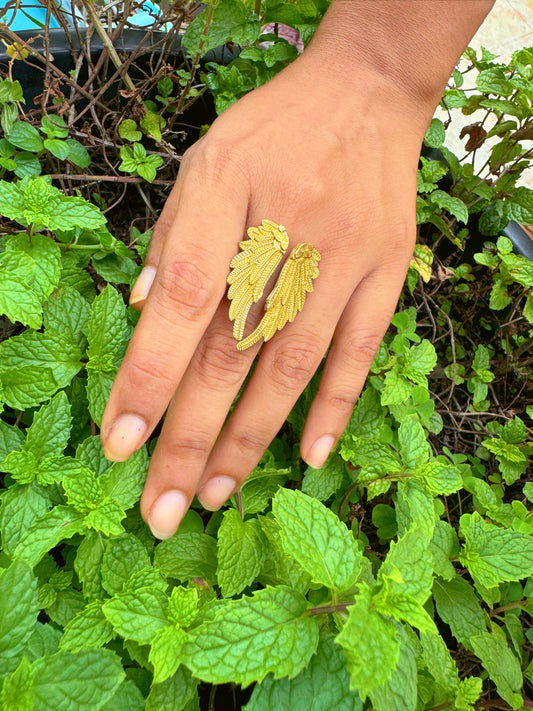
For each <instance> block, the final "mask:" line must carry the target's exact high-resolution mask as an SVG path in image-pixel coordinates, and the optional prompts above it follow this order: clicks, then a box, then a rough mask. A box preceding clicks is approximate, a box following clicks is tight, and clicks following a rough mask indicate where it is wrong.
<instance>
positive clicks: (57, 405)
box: [23, 392, 72, 461]
mask: <svg viewBox="0 0 533 711" xmlns="http://www.w3.org/2000/svg"><path fill="white" fill-rule="evenodd" d="M71 426H72V418H71V416H70V404H69V401H68V399H67V396H66V395H65V393H64V392H60V393H58V394H57V395H56V396H55V397H53V398H52V399H51V400H50V402H49V403H47V404H46V405H43V406H42V407H41V408H40V409H39V410H38V411H37V412H36V413H35V415H34V417H33V422H32V424H31V427H30V428H29V429H28V432H27V436H26V442H25V444H24V446H23V450H24V451H30V452H31V453H32V454H33V455H34V456H35V458H36V459H37V460H38V461H39V460H42V459H44V458H45V457H51V456H53V455H61V454H63V450H64V449H65V447H66V446H67V443H68V440H69V436H70V428H71Z"/></svg>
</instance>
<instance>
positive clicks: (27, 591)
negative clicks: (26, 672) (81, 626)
mask: <svg viewBox="0 0 533 711" xmlns="http://www.w3.org/2000/svg"><path fill="white" fill-rule="evenodd" d="M38 613H39V606H38V603H37V581H36V580H35V578H34V576H33V573H32V571H31V568H30V567H29V566H28V565H27V564H26V563H24V562H23V561H22V560H15V561H14V562H13V563H11V565H10V566H9V568H7V569H6V570H4V571H3V573H2V575H1V577H0V660H1V661H2V663H3V664H2V666H7V665H8V664H9V665H11V666H12V662H11V660H17V659H18V657H19V655H20V654H21V652H22V650H23V649H24V647H25V645H26V643H27V641H28V640H29V638H30V636H31V633H32V632H33V629H34V627H35V623H36V622H37V615H38ZM8 660H9V661H8ZM15 666H16V664H15Z"/></svg>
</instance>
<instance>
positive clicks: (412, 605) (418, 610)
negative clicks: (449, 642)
mask: <svg viewBox="0 0 533 711" xmlns="http://www.w3.org/2000/svg"><path fill="white" fill-rule="evenodd" d="M374 604H375V606H376V610H377V611H378V612H380V613H381V614H382V615H389V616H391V617H394V619H396V620H398V621H402V622H408V623H409V624H410V625H411V626H412V627H416V628H417V629H419V630H420V631H421V632H430V633H433V634H437V628H436V627H435V623H434V622H433V620H432V619H431V617H430V616H429V615H428V613H427V612H426V611H425V610H424V608H423V607H422V604H421V603H420V602H418V600H416V599H415V598H414V597H413V596H412V595H408V594H406V593H394V594H389V593H388V591H387V589H386V587H385V588H384V589H383V591H382V592H381V593H380V594H379V595H377V596H376V597H374Z"/></svg>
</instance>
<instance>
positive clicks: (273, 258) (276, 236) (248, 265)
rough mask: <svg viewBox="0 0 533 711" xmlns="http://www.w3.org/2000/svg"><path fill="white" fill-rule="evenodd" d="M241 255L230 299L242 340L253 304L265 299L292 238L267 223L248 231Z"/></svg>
mask: <svg viewBox="0 0 533 711" xmlns="http://www.w3.org/2000/svg"><path fill="white" fill-rule="evenodd" d="M239 246H240V248H241V250H242V251H241V252H239V254H237V255H236V256H235V257H233V259H232V260H231V263H230V268H231V271H230V274H229V276H228V284H229V285H230V287H229V289H228V298H229V299H230V301H231V304H230V307H229V317H230V319H231V320H232V321H235V323H234V324H233V336H234V338H236V340H240V339H241V338H242V336H243V333H244V324H245V323H246V318H247V317H248V312H249V311H250V308H251V306H252V304H255V303H256V302H257V301H259V299H260V298H261V297H262V296H263V291H264V289H265V286H266V284H267V282H268V280H269V279H270V277H271V276H272V274H273V273H274V271H275V270H276V267H277V266H278V264H279V263H280V262H281V259H282V257H283V255H284V254H285V252H286V250H287V247H288V246H289V237H288V236H287V230H286V229H285V227H283V225H277V224H276V223H275V222H272V220H263V221H262V223H261V225H260V226H259V227H249V228H248V239H247V240H244V241H242V242H240V243H239Z"/></svg>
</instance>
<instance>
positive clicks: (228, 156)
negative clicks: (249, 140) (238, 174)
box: [194, 134, 238, 185]
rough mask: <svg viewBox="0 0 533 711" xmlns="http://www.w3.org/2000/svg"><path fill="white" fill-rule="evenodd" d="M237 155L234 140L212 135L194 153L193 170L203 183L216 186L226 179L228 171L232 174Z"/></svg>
mask: <svg viewBox="0 0 533 711" xmlns="http://www.w3.org/2000/svg"><path fill="white" fill-rule="evenodd" d="M237 154H238V151H237V146H236V142H235V141H234V140H232V139H231V138H230V137H228V136H224V137H222V136H221V137H219V136H217V135H216V134H213V137H211V138H210V139H209V140H206V141H205V143H204V144H203V146H202V147H201V149H199V150H198V151H197V152H196V153H195V156H194V163H195V168H196V170H197V171H198V172H199V174H200V175H201V176H202V180H203V181H207V182H208V183H213V184H216V185H218V184H219V183H220V182H221V181H223V180H225V179H226V176H227V173H228V171H231V172H232V173H233V167H234V166H235V163H236V156H237Z"/></svg>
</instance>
